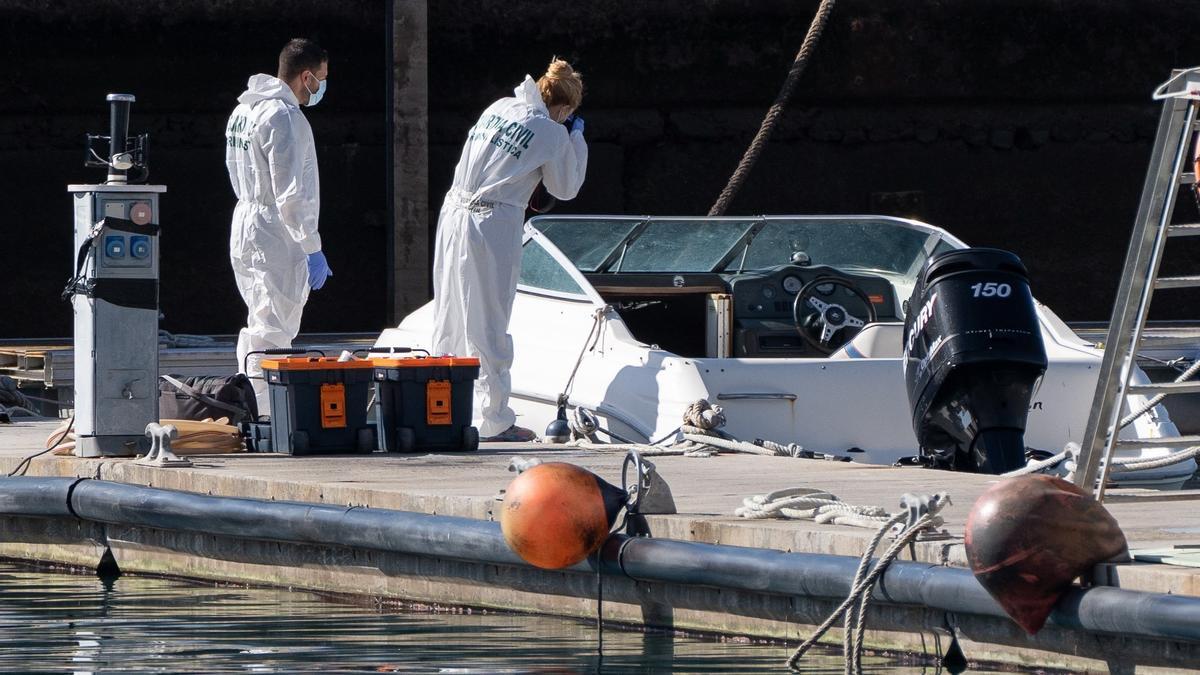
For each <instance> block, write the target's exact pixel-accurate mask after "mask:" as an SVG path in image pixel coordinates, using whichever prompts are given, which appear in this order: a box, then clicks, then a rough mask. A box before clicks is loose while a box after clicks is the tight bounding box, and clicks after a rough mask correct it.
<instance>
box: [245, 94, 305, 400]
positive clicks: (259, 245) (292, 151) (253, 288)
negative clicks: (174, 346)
mask: <svg viewBox="0 0 1200 675" xmlns="http://www.w3.org/2000/svg"><path fill="white" fill-rule="evenodd" d="M225 166H226V168H227V169H229V182H230V183H231V184H232V185H233V192H234V194H236V195H237V199H238V202H237V206H236V207H234V210H233V223H232V226H231V228H230V233H229V259H230V262H231V263H232V264H233V276H234V279H235V280H236V281H237V287H238V291H240V292H241V294H242V300H244V301H245V303H246V309H247V316H246V327H245V328H243V329H242V330H241V332H240V333H239V334H238V343H237V358H238V367H239V368H241V367H242V364H243V363H246V355H247V354H248V353H249V352H252V351H258V350H263V349H273V348H283V347H291V346H292V340H293V339H294V338H295V337H296V334H297V333H298V332H299V331H300V315H301V314H302V313H303V311H304V303H305V301H307V300H308V263H307V255H308V254H309V253H314V252H316V251H319V250H321V236H320V235H319V234H317V216H318V213H319V211H320V208H321V197H320V191H321V188H320V178H319V176H318V175H317V148H316V144H315V143H314V142H313V135H312V128H311V127H310V126H309V125H308V120H306V119H305V118H304V115H303V113H301V112H300V104H299V101H297V100H296V95H295V94H294V93H293V92H292V90H291V89H290V88H289V87H288V86H287V85H286V84H285V83H284V82H283V81H281V80H279V79H278V78H275V77H272V76H270V75H263V74H259V75H254V76H252V77H251V78H250V80H249V82H247V83H246V91H245V93H243V94H242V95H241V96H239V97H238V106H237V108H234V110H233V114H232V115H230V116H229V124H228V125H227V126H226V128H225ZM260 358H261V357H259V356H255V357H252V358H251V359H250V361H249V364H248V367H247V368H246V371H247V372H246V374H247V375H251V376H252V377H253V376H256V375H257V376H261V375H262V369H261V368H260V367H259V364H258V362H259V360H260ZM253 382H254V390H255V393H256V394H257V396H256V398H257V399H258V410H259V413H260V414H268V413H269V411H270V403H269V400H268V397H267V384H266V382H265V381H263V380H262V379H255V380H253Z"/></svg>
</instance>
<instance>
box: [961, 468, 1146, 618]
mask: <svg viewBox="0 0 1200 675" xmlns="http://www.w3.org/2000/svg"><path fill="white" fill-rule="evenodd" d="M966 545H967V560H968V561H969V562H970V565H971V571H972V572H974V573H975V578H976V579H978V580H979V583H980V584H982V585H983V587H984V588H985V589H987V592H988V593H990V594H991V595H992V597H993V598H995V599H996V602H998V603H1000V606H1001V607H1003V608H1004V611H1005V612H1008V615H1009V616H1010V617H1012V619H1013V621H1016V622H1017V623H1018V624H1020V626H1021V627H1022V628H1024V629H1025V631H1026V632H1028V633H1029V634H1030V635H1033V634H1035V633H1037V632H1038V631H1039V630H1041V629H1042V626H1043V625H1044V624H1045V623H1046V618H1047V617H1049V616H1050V612H1051V611H1053V609H1054V605H1055V603H1057V602H1058V600H1059V598H1061V597H1062V596H1063V594H1064V593H1066V592H1067V591H1068V590H1069V589H1070V588H1071V584H1072V583H1073V582H1074V580H1075V578H1076V577H1078V576H1080V575H1082V574H1087V573H1088V572H1090V571H1091V569H1092V568H1093V567H1095V565H1096V564H1098V563H1101V562H1104V561H1106V560H1111V559H1114V558H1124V557H1127V556H1128V552H1129V549H1128V546H1127V544H1126V542H1125V534H1124V533H1122V532H1121V528H1120V526H1118V525H1117V521H1116V520H1115V519H1114V518H1113V517H1112V516H1111V515H1110V514H1109V513H1108V511H1106V510H1105V508H1104V507H1103V506H1101V505H1100V503H1099V502H1097V501H1096V500H1095V499H1092V498H1091V496H1089V495H1087V494H1085V493H1084V492H1083V490H1080V489H1079V488H1078V487H1076V486H1075V485H1073V484H1071V483H1068V482H1067V481H1065V480H1062V479H1061V478H1055V477H1053V476H1044V475H1037V476H1018V477H1015V478H1009V479H1006V480H1002V481H1001V482H999V483H997V484H996V485H994V486H992V487H991V488H990V489H988V491H987V492H985V493H983V495H981V496H980V497H979V500H978V501H976V502H975V506H974V507H972V508H971V515H970V516H969V517H968V518H967V537H966Z"/></svg>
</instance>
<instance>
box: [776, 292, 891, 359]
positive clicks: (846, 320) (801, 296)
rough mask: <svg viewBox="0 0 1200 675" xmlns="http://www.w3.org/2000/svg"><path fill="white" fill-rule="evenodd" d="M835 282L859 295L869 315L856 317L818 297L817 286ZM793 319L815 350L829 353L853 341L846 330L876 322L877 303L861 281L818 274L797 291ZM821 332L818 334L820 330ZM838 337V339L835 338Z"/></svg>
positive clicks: (802, 335)
mask: <svg viewBox="0 0 1200 675" xmlns="http://www.w3.org/2000/svg"><path fill="white" fill-rule="evenodd" d="M829 284H832V285H834V286H841V287H842V288H845V289H846V290H848V291H850V292H851V293H853V294H854V295H856V296H858V298H859V299H861V300H862V301H863V304H864V305H865V306H866V308H867V316H866V318H860V317H857V316H854V315H853V314H851V313H850V312H848V311H847V310H846V308H845V307H843V306H842V305H840V304H838V303H836V302H826V301H824V300H821V299H820V298H818V297H817V287H818V286H826V285H829ZM792 321H793V322H795V324H796V330H797V332H799V333H800V337H801V338H802V339H803V340H804V341H805V342H806V343H808V345H809V346H811V347H812V348H813V349H815V350H817V351H818V352H820V353H822V354H825V355H826V356H828V355H829V354H832V353H833V352H835V351H837V350H838V349H839V348H840V347H841V346H842V345H844V344H846V343H847V342H849V341H850V339H849V337H847V335H846V332H845V330H844V329H846V328H862V327H863V326H865V325H867V324H868V323H874V322H875V321H876V315H875V305H873V304H872V303H871V299H870V298H868V297H867V294H866V293H864V292H863V290H862V289H861V288H859V287H858V284H855V283H854V282H853V281H850V280H849V279H843V278H841V277H832V276H825V277H817V278H816V279H813V280H812V281H810V282H808V283H807V284H804V286H803V287H802V288H801V289H800V291H799V292H797V293H796V300H795V301H794V302H793V303H792ZM818 328H819V329H820V330H819V333H820V335H819V336H817V335H814V333H816V332H818V331H817V329H818ZM835 336H837V339H836V340H835V339H834V338H835Z"/></svg>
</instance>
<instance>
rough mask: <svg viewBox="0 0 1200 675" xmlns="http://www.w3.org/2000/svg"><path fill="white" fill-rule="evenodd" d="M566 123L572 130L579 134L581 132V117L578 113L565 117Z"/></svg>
mask: <svg viewBox="0 0 1200 675" xmlns="http://www.w3.org/2000/svg"><path fill="white" fill-rule="evenodd" d="M567 123H568V124H569V126H570V129H571V131H572V132H575V131H578V132H579V133H581V134H582V133H583V118H582V117H580V116H579V115H571V116H570V117H569V118H567Z"/></svg>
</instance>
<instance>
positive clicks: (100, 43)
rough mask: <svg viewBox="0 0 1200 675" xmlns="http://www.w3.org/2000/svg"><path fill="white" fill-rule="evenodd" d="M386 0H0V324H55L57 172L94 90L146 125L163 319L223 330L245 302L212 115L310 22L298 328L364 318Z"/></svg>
mask: <svg viewBox="0 0 1200 675" xmlns="http://www.w3.org/2000/svg"><path fill="white" fill-rule="evenodd" d="M384 15H385V12H384V6H383V4H382V3H380V2H374V1H372V0H357V1H353V2H351V1H346V2H338V3H330V2H320V1H318V0H295V1H289V2H265V1H258V2H255V1H244V2H235V3H213V2H207V1H204V0H179V1H170V2H168V1H165V0H163V1H152V0H130V1H127V2H92V1H90V0H89V1H82V0H80V1H70V2H58V3H46V2H34V1H29V2H25V1H22V0H15V1H14V0H6V1H5V2H0V45H3V49H2V51H3V53H5V54H6V55H7V57H6V59H5V62H6V63H7V64H8V65H7V66H6V67H4V68H3V69H0V92H2V93H3V95H0V167H3V168H2V169H0V175H2V176H3V178H4V179H3V181H0V196H2V197H3V199H4V201H5V202H6V203H7V204H9V207H8V208H5V209H3V211H2V212H0V231H2V232H3V233H4V237H3V239H2V240H0V271H2V278H3V281H2V282H0V286H2V287H3V289H4V296H5V298H6V300H5V302H4V304H3V307H2V308H0V337H34V336H69V335H70V334H71V310H70V306H69V305H68V304H67V303H64V302H61V301H60V300H59V298H58V296H59V292H60V291H61V290H62V287H63V285H64V284H65V282H66V279H67V277H68V276H69V275H70V272H71V269H70V268H71V267H72V259H73V256H74V253H73V251H71V201H70V198H69V195H67V193H66V186H67V184H68V183H86V182H93V181H96V180H103V173H102V172H100V171H99V170H96V169H85V168H84V167H83V157H84V152H83V135H84V134H85V133H87V132H91V133H99V134H107V133H108V111H107V108H106V104H105V102H104V96H105V94H106V93H108V92H111V91H122V92H129V93H133V94H135V95H136V96H137V97H138V102H137V103H135V104H134V107H133V116H132V122H131V125H130V128H131V131H132V132H149V133H150V135H151V149H150V164H151V181H152V182H161V183H164V184H166V185H167V186H168V192H167V194H166V195H165V196H164V198H163V200H162V225H163V278H162V301H161V304H162V311H163V313H164V315H165V318H164V320H163V323H162V326H163V328H166V329H167V330H171V331H176V332H188V333H217V332H219V333H232V332H236V331H237V330H238V328H239V327H240V326H241V325H243V324H242V322H243V321H244V318H245V309H244V306H243V305H242V302H241V299H240V298H239V297H238V294H237V289H236V287H235V286H234V283H233V273H232V272H231V271H230V267H229V243H228V242H229V219H230V215H231V213H232V209H233V204H234V198H233V193H232V191H231V189H230V187H229V179H228V177H227V174H226V172H225V166H224V153H225V148H224V130H225V123H226V120H227V118H228V116H229V113H230V111H231V110H232V109H233V107H234V106H235V105H236V98H237V96H238V94H240V93H241V91H242V90H243V89H244V86H245V83H246V78H247V77H249V76H250V75H252V74H254V73H257V72H269V73H271V74H274V72H275V68H276V59H277V58H278V54H279V49H280V48H281V47H282V46H283V44H284V43H285V42H286V41H287V40H288V39H289V38H291V37H296V36H310V37H313V38H314V39H316V40H318V41H319V42H320V43H321V44H322V45H323V46H325V47H326V49H328V50H329V52H330V54H331V63H330V75H329V93H328V94H327V95H326V96H325V98H324V100H323V101H322V102H321V104H320V105H319V106H317V107H315V108H313V109H311V110H307V111H306V114H307V116H308V119H309V120H310V121H311V122H312V126H313V132H314V135H315V137H316V139H317V144H318V148H317V151H318V155H319V158H320V167H321V188H322V213H321V234H322V239H323V242H324V247H325V250H326V254H327V256H328V259H329V262H330V265H331V267H332V268H333V270H334V275H335V276H334V280H332V281H331V282H330V285H328V286H327V287H326V290H323V291H320V292H315V293H313V295H312V298H311V299H310V301H309V309H308V311H307V312H306V313H305V317H304V323H303V326H302V330H304V331H322V330H325V331H328V330H374V329H375V328H376V327H378V326H379V325H380V323H381V322H382V320H383V306H384V303H385V301H386V294H387V283H386V275H385V272H386V264H385V259H386V255H385V253H386V251H385V227H387V226H388V223H389V218H388V214H387V212H386V195H387V192H388V190H389V189H390V185H389V182H388V175H387V171H386V164H385V160H384V146H385V138H386V132H385V130H386V122H387V116H386V112H385V108H386V106H385V105H384V98H385V94H386V73H387V57H388V51H387V49H386V45H385V40H384V32H385V31H384Z"/></svg>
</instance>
